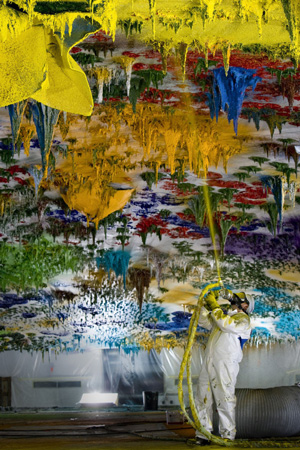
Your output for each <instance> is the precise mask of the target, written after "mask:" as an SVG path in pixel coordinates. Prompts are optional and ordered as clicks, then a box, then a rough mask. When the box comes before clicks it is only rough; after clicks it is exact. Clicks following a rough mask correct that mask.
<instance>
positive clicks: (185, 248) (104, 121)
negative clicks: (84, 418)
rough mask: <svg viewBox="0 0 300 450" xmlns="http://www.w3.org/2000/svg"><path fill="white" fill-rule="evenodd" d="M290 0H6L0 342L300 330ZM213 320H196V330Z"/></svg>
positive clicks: (126, 340)
mask: <svg viewBox="0 0 300 450" xmlns="http://www.w3.org/2000/svg"><path fill="white" fill-rule="evenodd" d="M299 17H300V6H299V3H298V1H296V0H251V1H250V0H198V1H191V2H187V1H183V0H178V1H176V0H174V1H172V2H165V1H155V0H149V1H145V0H143V1H142V0H140V1H135V0H132V1H130V2H124V1H120V0H116V1H99V0H95V1H90V2H83V1H65V2H62V1H29V0H16V1H14V2H10V1H6V2H2V3H1V6H0V30H1V32H0V34H1V42H0V50H1V51H0V55H1V57H0V63H1V70H0V106H1V107H2V108H1V109H0V158H1V163H0V207H1V216H0V270H1V277H0V286H1V294H0V349H1V350H2V351H4V350H12V349H13V350H17V349H21V350H22V349H24V350H27V351H35V350H41V351H43V352H44V351H47V350H50V349H54V350H55V351H56V352H60V351H65V350H67V351H73V350H82V351H83V350H84V349H86V348H90V347H95V346H96V347H100V348H104V347H124V348H128V349H139V348H143V349H151V348H155V349H156V350H158V351H159V350H160V349H161V348H163V347H168V348H170V347H174V346H184V345H185V342H186V336H187V328H188V325H189V321H190V317H191V314H192V312H193V310H194V308H195V305H196V303H197V297H198V296H199V294H200V292H201V289H202V288H203V287H204V286H206V285H207V284H209V283H212V282H215V281H217V280H218V279H219V278H221V279H222V281H223V283H224V285H225V286H226V287H228V288H230V289H233V290H237V291H241V290H245V291H246V292H247V293H249V294H251V295H253V297H254V298H255V300H256V306H255V311H254V314H253V320H252V321H253V331H252V337H251V340H250V344H252V345H254V344H255V345H259V344H262V343H269V342H278V341H279V342H286V341H295V340H297V339H298V338H299V336H300V310H299V307H300V289H299V283H300V271H299V257H300V220H299V215H300V195H299V192H300V182H299V178H298V169H299V155H300V142H299V129H298V125H299V124H300V108H299V104H300V103H299V101H300V76H299V75H300V72H299V69H298V60H299V54H300V53H299V51H300V50H299V48H300V47H299V43H298V39H299ZM205 337H206V335H205V331H204V330H203V329H200V328H199V329H198V333H197V338H198V340H199V341H201V340H202V339H205Z"/></svg>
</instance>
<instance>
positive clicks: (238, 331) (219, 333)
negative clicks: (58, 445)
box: [195, 290, 254, 445]
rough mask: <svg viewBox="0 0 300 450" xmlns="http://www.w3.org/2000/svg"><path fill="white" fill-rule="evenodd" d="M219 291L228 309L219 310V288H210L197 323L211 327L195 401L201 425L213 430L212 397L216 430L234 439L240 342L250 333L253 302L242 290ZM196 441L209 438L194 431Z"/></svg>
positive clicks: (243, 341) (204, 440) (241, 356)
mask: <svg viewBox="0 0 300 450" xmlns="http://www.w3.org/2000/svg"><path fill="white" fill-rule="evenodd" d="M222 291H223V293H224V295H223V298H225V299H227V300H229V301H230V304H231V305H230V307H229V308H228V310H227V311H225V310H223V309H224V308H223V309H221V307H220V305H219V303H218V302H217V298H218V296H219V291H210V292H209V293H208V294H207V296H206V298H205V299H204V305H205V306H203V307H202V310H201V314H200V319H199V325H200V326H201V327H203V328H206V329H209V330H211V334H210V337H209V339H208V342H207V346H206V349H205V353H204V359H203V364H202V367H201V370H200V374H199V382H198V389H197V396H196V398H195V403H196V407H197V411H198V415H199V420H200V423H201V425H203V426H204V428H205V429H206V430H208V431H209V432H212V430H213V423H212V419H213V399H214V400H215V405H216V408H217V411H218V416H219V433H220V435H221V437H222V438H224V439H230V440H233V439H234V438H235V435H236V427H235V406H236V397H235V385H236V378H237V375H238V372H239V363H240V362H241V360H242V358H243V351H242V349H243V345H244V343H245V342H246V341H247V340H248V339H249V337H250V334H251V325H250V317H249V314H250V313H251V312H252V311H253V309H254V301H253V299H252V298H251V297H250V296H248V297H247V296H246V294H245V293H244V292H239V293H235V294H234V293H233V292H232V291H228V290H222ZM221 293H222V292H221ZM222 306H224V305H222ZM196 443H197V444H198V445H207V444H209V443H210V441H208V440H207V439H206V438H205V437H204V436H203V435H201V434H200V433H199V432H198V431H197V432H196Z"/></svg>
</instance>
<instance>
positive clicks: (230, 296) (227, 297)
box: [220, 287, 233, 302]
mask: <svg viewBox="0 0 300 450" xmlns="http://www.w3.org/2000/svg"><path fill="white" fill-rule="evenodd" d="M220 296H221V297H222V298H224V299H225V300H228V301H229V302H230V301H231V300H232V299H233V292H232V291H230V290H229V289H225V288H224V287H223V288H222V289H221V290H220Z"/></svg>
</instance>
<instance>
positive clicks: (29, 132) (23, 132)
mask: <svg viewBox="0 0 300 450" xmlns="http://www.w3.org/2000/svg"><path fill="white" fill-rule="evenodd" d="M34 133H35V126H34V125H31V124H22V125H21V126H20V132H19V135H20V138H21V140H22V142H23V145H24V152H25V155H26V156H29V150H30V140H31V138H32V136H33V135H34Z"/></svg>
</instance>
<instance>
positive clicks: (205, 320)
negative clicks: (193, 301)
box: [198, 306, 212, 330]
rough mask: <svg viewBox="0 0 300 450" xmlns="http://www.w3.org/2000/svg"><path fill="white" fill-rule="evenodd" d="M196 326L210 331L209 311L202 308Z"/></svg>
mask: <svg viewBox="0 0 300 450" xmlns="http://www.w3.org/2000/svg"><path fill="white" fill-rule="evenodd" d="M198 325H200V327H202V328H206V330H210V329H211V328H212V319H211V316H210V311H208V309H206V308H205V307H204V306H202V308H201V311H200V317H199V322H198Z"/></svg>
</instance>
